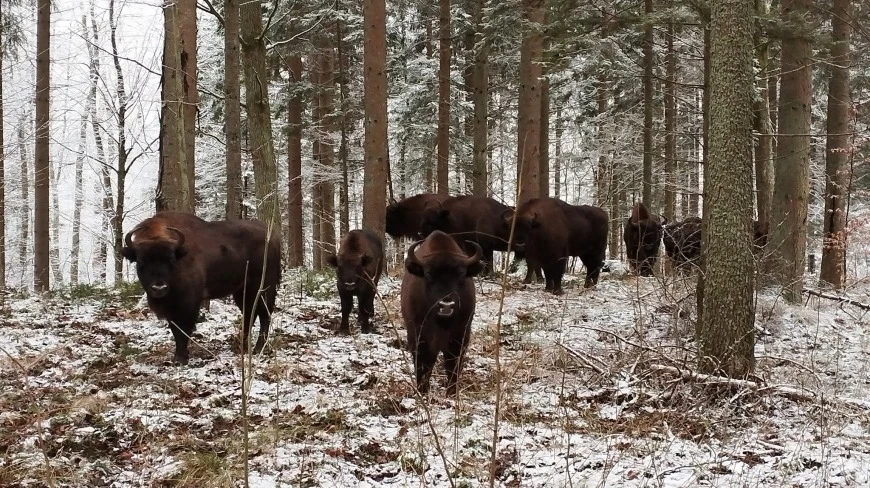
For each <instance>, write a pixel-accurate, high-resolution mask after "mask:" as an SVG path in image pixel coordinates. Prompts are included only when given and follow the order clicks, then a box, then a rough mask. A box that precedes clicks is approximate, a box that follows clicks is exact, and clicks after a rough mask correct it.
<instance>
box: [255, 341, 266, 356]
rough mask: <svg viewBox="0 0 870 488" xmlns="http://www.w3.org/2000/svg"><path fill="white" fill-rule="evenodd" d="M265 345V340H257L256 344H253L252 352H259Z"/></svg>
mask: <svg viewBox="0 0 870 488" xmlns="http://www.w3.org/2000/svg"><path fill="white" fill-rule="evenodd" d="M264 347H266V341H265V340H263V341H257V344H256V345H255V346H254V354H260V353H261V352H263V348H264Z"/></svg>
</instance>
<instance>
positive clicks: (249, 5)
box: [239, 1, 281, 229]
mask: <svg viewBox="0 0 870 488" xmlns="http://www.w3.org/2000/svg"><path fill="white" fill-rule="evenodd" d="M239 21H240V31H241V47H242V69H243V71H244V75H245V105H246V107H247V111H248V134H249V141H250V149H251V160H252V162H253V166H254V194H255V196H256V202H257V218H258V219H260V220H262V221H263V222H265V223H266V225H267V227H268V228H270V229H271V228H280V225H281V205H280V201H279V199H278V194H279V191H278V166H277V163H276V161H275V146H274V142H273V138H272V113H271V111H270V108H269V99H270V96H269V76H268V73H267V72H266V44H265V41H264V40H263V37H262V35H263V16H262V12H261V5H260V2H259V1H256V2H255V1H251V2H244V3H242V4H241V5H240V7H239Z"/></svg>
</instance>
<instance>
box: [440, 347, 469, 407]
mask: <svg viewBox="0 0 870 488" xmlns="http://www.w3.org/2000/svg"><path fill="white" fill-rule="evenodd" d="M464 356H465V345H464V344H463V341H462V340H453V341H451V342H450V344H449V345H448V346H447V350H445V351H444V371H445V373H447V394H448V395H450V396H454V395H456V391H457V388H458V386H459V375H460V373H461V372H462V364H463V362H464Z"/></svg>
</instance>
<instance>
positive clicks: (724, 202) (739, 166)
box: [696, 0, 755, 377]
mask: <svg viewBox="0 0 870 488" xmlns="http://www.w3.org/2000/svg"><path fill="white" fill-rule="evenodd" d="M711 8H712V12H711V14H712V15H711V16H712V23H711V30H712V45H711V59H710V66H711V67H712V68H714V69H715V70H716V73H717V74H716V76H715V77H714V78H713V79H712V80H711V81H712V83H711V85H710V90H711V92H710V105H709V106H710V107H711V110H712V111H711V113H710V124H711V126H710V136H711V137H710V146H709V150H710V151H709V158H708V159H707V166H706V167H705V176H706V177H707V178H706V180H705V194H706V198H705V201H704V215H705V219H704V226H703V229H702V232H701V242H702V244H701V249H702V260H703V270H704V279H703V293H702V294H699V295H698V296H699V297H700V299H701V300H702V303H703V314H702V316H701V319H700V321H699V322H698V325H697V329H696V338H697V341H698V345H699V357H700V360H699V362H700V364H699V368H700V370H701V371H702V372H707V373H716V374H725V375H727V376H730V377H745V376H747V375H749V374H750V373H751V372H752V370H753V368H754V364H755V359H754V348H755V323H754V321H755V306H754V294H753V292H754V277H753V271H754V261H753V256H752V200H753V195H752V110H751V107H752V99H753V95H754V79H753V72H752V57H753V42H752V30H753V25H752V19H753V10H754V9H753V0H714V1H713V2H712V3H711Z"/></svg>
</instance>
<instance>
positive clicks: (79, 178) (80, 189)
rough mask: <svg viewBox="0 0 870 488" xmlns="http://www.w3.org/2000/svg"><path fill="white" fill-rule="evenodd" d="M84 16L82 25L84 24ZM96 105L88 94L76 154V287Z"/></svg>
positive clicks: (73, 274)
mask: <svg viewBox="0 0 870 488" xmlns="http://www.w3.org/2000/svg"><path fill="white" fill-rule="evenodd" d="M84 20H85V19H84V16H82V24H83V25H86V24H85V22H84ZM84 38H85V39H87V38H88V33H87V28H85V33H84ZM93 103H94V100H92V99H91V97H90V94H88V97H87V100H86V101H85V111H84V112H83V113H82V119H81V125H80V129H79V148H78V154H76V166H75V203H74V206H73V221H72V247H71V250H70V284H71V285H73V286H75V285H77V284H78V283H79V261H80V260H81V231H82V203H83V200H84V175H83V171H84V166H85V157H86V156H87V150H88V111H89V110H90V105H91V104H93Z"/></svg>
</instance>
